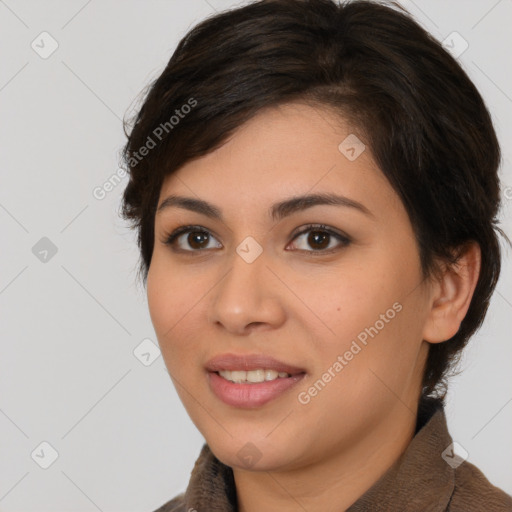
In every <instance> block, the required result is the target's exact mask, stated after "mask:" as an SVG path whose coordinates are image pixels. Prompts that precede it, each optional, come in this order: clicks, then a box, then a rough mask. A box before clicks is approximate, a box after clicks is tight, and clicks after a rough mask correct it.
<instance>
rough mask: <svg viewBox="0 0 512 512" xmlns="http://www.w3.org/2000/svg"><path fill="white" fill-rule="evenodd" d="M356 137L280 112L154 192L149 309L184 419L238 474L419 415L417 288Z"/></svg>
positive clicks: (295, 111)
mask: <svg viewBox="0 0 512 512" xmlns="http://www.w3.org/2000/svg"><path fill="white" fill-rule="evenodd" d="M356 133H357V132H356V130H355V128H353V127H351V126H350V125H349V124H348V123H346V122H344V121H343V120H340V119H339V117H336V116H335V115H334V114H333V113H332V112H330V111H328V110H326V109H325V108H324V109H321V108H320V107H317V108H314V107H312V106H307V105H303V104H299V103H293V104H287V105H282V106H280V107H279V108H272V109H267V110H263V111H260V112H259V114H258V115H257V116H256V117H254V118H253V119H252V120H250V121H249V122H248V123H246V124H245V125H244V126H243V127H241V128H240V129H238V131H237V132H236V133H235V134H234V136H233V137H231V138H230V140H229V141H228V142H227V143H226V144H225V145H223V146H222V147H221V148H219V149H217V150H215V151H214V152H212V153H210V154H208V155H206V156H204V157H201V158H198V159H196V160H194V161H191V162H189V163H187V164H186V165H185V166H183V167H182V168H181V169H180V170H179V171H178V172H176V173H175V174H173V175H170V176H168V177H167V179H166V180H165V181H164V183H163V186H162V189H161V194H160V199H159V206H161V208H159V210H158V212H157V214H156V217H155V245H154V251H153V256H152V261H151V265H150V268H149V273H148V278H147V294H148V303H149V308H150V315H151V319H152V322H153V325H154V328H155V332H156V335H157V337H158V341H159V344H160V347H161V350H162V355H163V358H164V360H165V364H166V366H167V369H168V371H169V373H170V375H171V378H172V379H173V382H174V384H175V386H176V389H177V392H178V393H179V396H180V398H181V400H182V402H183V404H184V406H185V408H186V410H187V412H188V414H189V415H190V417H191V419H192V421H193V422H194V424H195V425H196V426H197V428H198V429H199V431H200V432H201V433H202V435H203V436H204V437H205V439H206V441H207V442H208V444H209V446H210V448H211V449H212V451H213V452H214V454H215V455H216V456H217V457H218V458H219V459H220V460H221V461H222V462H224V463H225V464H228V465H230V466H232V467H234V468H247V467H249V466H252V467H253V469H265V470H277V469H285V468H289V469H292V468H298V467H301V466H305V465H307V464H311V463H313V462H314V461H317V460H322V459H325V458H326V457H327V456H331V455H332V454H335V453H343V451H346V450H348V449H349V447H351V446H355V445H358V444H359V445H360V444H361V443H367V444H368V443H369V444H368V446H370V445H371V443H372V442H374V441H375V439H376V438H377V437H378V435H379V434H378V431H379V429H380V428H382V426H383V425H387V427H390V425H393V422H396V421H398V422H400V421H402V420H405V419H408V420H409V421H410V420H411V415H412V414H413V412H415V411H413V409H414V408H415V405H416V403H417V400H418V397H419V392H420V383H421V377H422V370H423V365H424V362H425V357H426V354H427V351H426V343H425V342H424V341H422V328H423V325H424V324H425V321H426V318H427V313H428V304H429V293H428V289H427V288H426V283H425V281H423V280H422V274H421V267H420V259H419V253H418V246H417V243H416V240H415V237H414V234H413V230H412V226H411V224H410V221H409V218H408V216H407V213H406V211H405V209H404V206H403V204H402V203H401V201H400V199H399V197H398V196H397V194H396V193H395V192H394V190H393V189H392V187H391V186H390V184H389V183H388V181H387V180H386V178H385V177H384V175H383V174H382V172H381V171H380V170H379V169H378V167H377V166H376V164H375V163H374V161H373V159H372V156H371V154H370V149H369V148H368V147H366V148H363V146H361V145H358V144H356V143H357V140H355V139H353V136H354V134H356ZM348 136H351V138H349V139H348V141H347V142H345V143H344V144H341V143H342V142H343V141H344V140H345V139H346V138H347V137H348ZM354 140H355V142H354ZM340 144H341V146H340ZM361 150H362V152H361ZM359 153H360V154H359ZM311 195H314V196H317V197H316V199H315V198H313V199H311V200H309V201H308V200H304V201H295V202H289V201H290V200H291V199H294V198H295V199H296V198H298V197H300V196H311ZM328 195H331V196H333V197H334V196H337V197H338V199H337V200H333V201H331V204H329V203H328V202H327V203H326V201H325V197H327V196H328ZM170 196H175V199H174V200H169V199H168V198H169V197H170ZM178 196H179V197H184V198H189V199H190V200H191V201H188V202H185V201H181V202H180V201H179V200H176V197H178ZM322 197H323V199H324V200H322ZM340 198H341V199H340ZM204 202H206V203H207V204H205V203H204ZM276 205H277V206H276ZM187 226H188V231H177V230H182V228H184V229H187ZM231 371H233V373H231ZM246 371H248V372H247V373H244V372H246ZM239 372H242V373H239ZM279 372H280V373H279ZM276 376H277V378H275V377H276ZM263 379H266V380H263ZM240 380H242V381H243V382H232V381H240ZM247 380H249V381H256V382H247ZM262 380H263V382H257V381H262ZM411 411H413V412H411ZM388 435H389V431H388ZM372 440H373V441H372ZM251 457H252V458H251Z"/></svg>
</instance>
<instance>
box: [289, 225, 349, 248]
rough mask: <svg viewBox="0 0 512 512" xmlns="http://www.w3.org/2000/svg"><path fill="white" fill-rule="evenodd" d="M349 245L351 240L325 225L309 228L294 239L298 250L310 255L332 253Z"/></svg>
mask: <svg viewBox="0 0 512 512" xmlns="http://www.w3.org/2000/svg"><path fill="white" fill-rule="evenodd" d="M333 242H334V243H333ZM336 242H337V243H336ZM349 244H350V239H349V238H348V237H347V236H344V235H342V234H340V233H336V232H335V231H332V230H331V229H328V228H326V227H325V226H323V225H320V226H318V225H315V226H308V227H307V229H305V230H303V231H301V232H300V233H299V234H298V235H296V236H295V237H294V238H293V245H296V246H297V247H296V249H298V250H300V251H306V252H310V253H315V252H317V253H330V252H333V251H335V250H337V249H341V248H342V247H345V246H347V245H349Z"/></svg>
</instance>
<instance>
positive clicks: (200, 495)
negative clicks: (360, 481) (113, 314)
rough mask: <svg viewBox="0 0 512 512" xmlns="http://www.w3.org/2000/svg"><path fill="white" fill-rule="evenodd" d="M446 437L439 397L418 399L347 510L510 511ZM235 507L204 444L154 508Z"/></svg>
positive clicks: (228, 475)
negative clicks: (397, 440)
mask: <svg viewBox="0 0 512 512" xmlns="http://www.w3.org/2000/svg"><path fill="white" fill-rule="evenodd" d="M451 443H452V438H451V437H450V434H449V433H448V428H447V425H446V416H445V413H444V409H443V405H442V403H441V402H440V401H438V400H433V399H430V400H423V401H422V402H420V407H419V411H418V419H417V423H416V434H415V436H414V438H413V439H412V441H411V442H410V444H409V446H408V447H407V450H406V451H405V452H404V453H403V454H402V456H401V457H400V458H399V459H398V460H397V461H396V462H395V463H394V464H393V465H392V466H391V467H390V468H389V469H388V471H387V472H386V473H385V474H384V475H383V476H382V477H381V478H380V480H378V481H377V482H376V483H375V484H374V485H373V486H372V487H371V488H370V489H368V491H366V492H365V493H364V494H363V495H362V496H361V497H360V498H359V499H358V500H357V501H356V502H355V503H353V504H352V505H351V506H350V507H349V509H348V510H347V511H346V512H427V511H428V512H511V511H512V497H511V496H509V495H508V494H506V493H505V492H503V491H502V490H500V489H498V488H497V487H495V486H493V485H492V484H491V483H490V482H489V481H488V480H487V479H486V477H485V476H484V475H483V474H482V472H481V471H480V470H479V469H478V468H477V467H476V466H474V465H473V464H470V463H469V462H467V461H464V462H462V463H460V462H461V459H457V456H455V455H454V452H453V451H452V450H451V449H448V450H447V448H448V447H449V446H450V445H451ZM452 466H453V467H452ZM236 511H237V506H236V489H235V483H234V479H233V471H232V470H231V468H230V467H228V466H226V465H224V464H223V463H222V462H220V461H219V460H218V459H217V458H216V457H215V456H214V455H213V453H212V452H211V450H210V449H209V447H208V445H207V444H205V445H204V446H203V448H202V450H201V454H200V455H199V458H198V459H197V460H196V463H195V466H194V469H193V470H192V473H191V477H190V481H189V484H188V487H187V490H186V492H185V493H182V494H180V495H179V496H176V497H175V498H174V499H172V500H171V501H169V502H167V503H166V504H165V505H163V506H162V507H160V508H159V509H158V510H156V511H155V512H236Z"/></svg>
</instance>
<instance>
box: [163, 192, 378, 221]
mask: <svg viewBox="0 0 512 512" xmlns="http://www.w3.org/2000/svg"><path fill="white" fill-rule="evenodd" d="M318 205H333V206H343V207H348V208H354V209H356V210H359V211H360V212H362V213H364V214H365V215H368V216H369V217H373V218H375V216H374V215H373V213H372V212H371V211H370V210H369V209H368V208H367V207H366V206H364V205H363V204H362V203H360V202H358V201H355V200H353V199H350V198H348V197H345V196H340V195H337V194H328V193H325V194H307V195H302V196H294V197H291V198H289V199H286V200H284V201H280V202H279V203H275V204H273V205H272V206H271V207H270V210H269V213H270V217H271V218H272V220H273V221H274V222H277V221H278V220H281V219H283V218H284V217H288V216H290V215H292V214H294V213H296V212H299V211H302V210H306V209H308V208H312V207H313V206H318ZM173 206H174V207H177V208H182V209H184V210H190V211H193V212H196V213H200V214H202V215H205V216H206V217H210V218H212V219H218V220H221V221H224V219H223V216H222V211H221V210H220V209H219V208H218V207H217V206H215V205H213V204H211V203H209V202H207V201H204V200H202V199H196V198H193V197H184V196H177V195H170V196H168V197H167V198H165V199H164V200H163V201H162V202H161V203H160V206H159V207H158V208H157V211H156V213H160V212H162V211H163V210H165V209H167V208H170V207H173Z"/></svg>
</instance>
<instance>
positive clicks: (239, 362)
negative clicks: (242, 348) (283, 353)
mask: <svg viewBox="0 0 512 512" xmlns="http://www.w3.org/2000/svg"><path fill="white" fill-rule="evenodd" d="M259 369H266V370H274V371H276V372H286V373H288V374H290V375H291V376H293V375H298V374H300V373H305V372H306V370H304V369H303V368H299V367H297V366H292V365H290V364H287V363H284V362H282V361H279V360H277V359H274V358H273V357H270V356H266V355H262V354H250V355H236V354H222V355H219V356H216V357H214V358H213V359H210V360H209V361H208V362H207V363H206V370H207V371H209V372H219V371H222V370H229V371H236V370H241V371H250V370H259Z"/></svg>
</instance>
